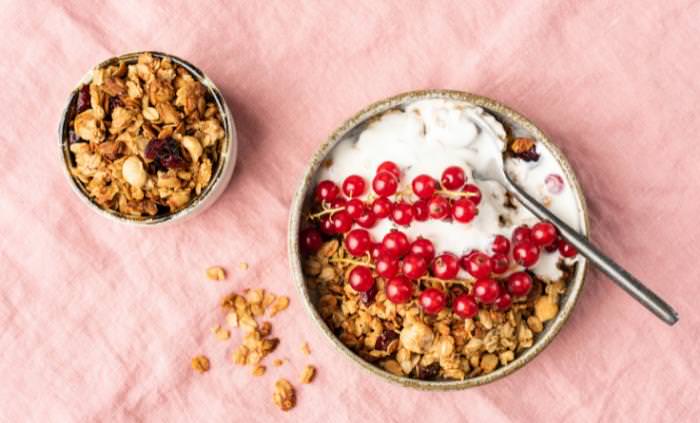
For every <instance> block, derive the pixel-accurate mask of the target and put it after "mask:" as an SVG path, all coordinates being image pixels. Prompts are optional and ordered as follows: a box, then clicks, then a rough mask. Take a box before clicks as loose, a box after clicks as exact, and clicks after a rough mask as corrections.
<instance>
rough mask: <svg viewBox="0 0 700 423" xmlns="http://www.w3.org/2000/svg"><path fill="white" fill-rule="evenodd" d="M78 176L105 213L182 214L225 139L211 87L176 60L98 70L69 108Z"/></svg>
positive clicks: (143, 58) (142, 59) (144, 59)
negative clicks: (202, 82)
mask: <svg viewBox="0 0 700 423" xmlns="http://www.w3.org/2000/svg"><path fill="white" fill-rule="evenodd" d="M68 113H69V117H68V118H69V121H70V129H69V133H68V138H69V139H68V142H69V143H70V152H71V159H72V166H71V169H70V172H71V174H72V175H73V177H74V178H75V179H76V180H77V181H79V183H80V184H82V186H83V188H84V190H85V191H86V192H87V193H88V194H89V196H90V197H91V198H92V199H93V200H94V201H95V202H96V203H97V204H99V205H100V206H101V207H103V208H105V209H110V210H114V211H117V212H119V213H121V214H123V215H128V216H132V217H146V216H155V215H162V214H169V213H173V212H176V211H178V210H180V209H182V208H183V207H185V206H186V205H187V204H188V203H189V202H190V201H191V200H192V199H193V198H194V197H196V196H197V195H199V194H200V193H201V192H202V190H203V189H204V188H206V187H207V185H208V184H209V183H210V181H211V177H212V170H213V169H215V168H216V165H217V163H218V160H219V155H220V150H221V144H222V142H223V140H224V137H225V135H226V134H225V131H224V128H223V126H222V116H221V113H220V111H219V109H218V108H217V106H216V104H215V103H214V101H213V100H212V99H211V97H210V96H209V94H208V93H207V90H206V89H205V87H204V86H203V85H202V84H201V83H200V82H199V81H197V80H196V79H195V77H193V76H192V75H191V74H190V73H189V72H188V71H187V70H186V69H184V68H183V67H181V66H178V65H176V64H173V63H172V61H171V60H170V59H169V58H162V59H161V58H158V57H153V56H152V55H151V54H148V53H144V54H142V55H140V56H139V57H138V61H137V62H136V63H131V64H127V63H125V62H120V63H119V64H118V65H110V66H107V67H104V68H98V69H95V70H94V73H93V78H92V81H91V82H90V84H86V85H84V86H83V87H82V88H81V89H80V90H79V91H78V94H77V96H76V99H75V101H74V102H73V104H72V105H71V107H70V109H69V112H68Z"/></svg>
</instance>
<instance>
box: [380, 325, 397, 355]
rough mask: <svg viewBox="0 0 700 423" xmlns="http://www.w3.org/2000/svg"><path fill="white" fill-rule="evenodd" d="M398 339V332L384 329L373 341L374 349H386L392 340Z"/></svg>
mask: <svg viewBox="0 0 700 423" xmlns="http://www.w3.org/2000/svg"><path fill="white" fill-rule="evenodd" d="M396 339H399V334H398V333H396V332H394V331H393V330H389V329H385V330H384V332H382V334H381V335H379V337H378V338H377V341H376V342H375V343H374V349H375V350H379V351H386V350H387V348H388V347H389V344H391V342H392V341H394V340H396Z"/></svg>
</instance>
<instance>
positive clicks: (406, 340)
mask: <svg viewBox="0 0 700 423" xmlns="http://www.w3.org/2000/svg"><path fill="white" fill-rule="evenodd" d="M433 338H434V336H433V331H432V330H431V329H430V327H428V325H426V324H425V323H422V322H415V323H413V324H412V325H410V326H407V327H404V328H403V330H402V331H401V335H400V336H399V339H400V340H401V345H403V346H404V347H405V348H406V349H407V350H409V351H411V352H414V353H419V354H423V353H425V352H427V351H428V348H430V345H431V344H432V343H433Z"/></svg>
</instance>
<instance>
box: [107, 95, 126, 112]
mask: <svg viewBox="0 0 700 423" xmlns="http://www.w3.org/2000/svg"><path fill="white" fill-rule="evenodd" d="M108 106H109V110H107V114H110V115H111V114H112V112H113V111H114V109H115V108H117V107H123V106H124V103H123V102H122V99H121V98H119V97H110V98H109V103H108Z"/></svg>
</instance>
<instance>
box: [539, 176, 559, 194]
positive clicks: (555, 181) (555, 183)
mask: <svg viewBox="0 0 700 423" xmlns="http://www.w3.org/2000/svg"><path fill="white" fill-rule="evenodd" d="M544 184H545V186H546V187H547V191H549V193H550V194H555V195H556V194H559V193H561V192H562V191H563V190H564V180H563V179H562V177H561V176H559V175H556V174H554V173H552V174H551V175H547V177H546V178H544Z"/></svg>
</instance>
